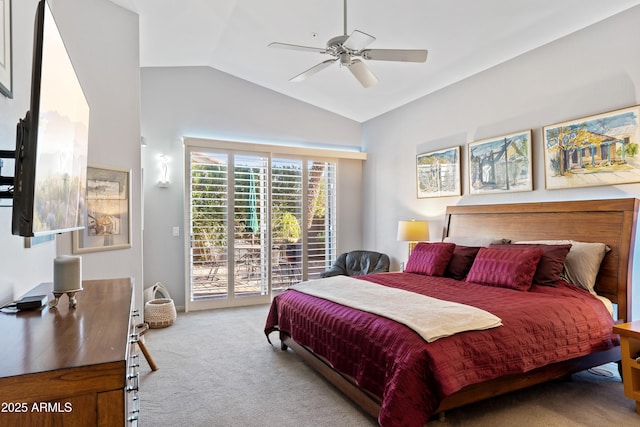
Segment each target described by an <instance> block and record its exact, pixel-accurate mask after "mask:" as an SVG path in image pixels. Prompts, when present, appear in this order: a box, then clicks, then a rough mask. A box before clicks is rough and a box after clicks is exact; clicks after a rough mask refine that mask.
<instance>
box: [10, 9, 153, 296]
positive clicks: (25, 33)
mask: <svg viewBox="0 0 640 427" xmlns="http://www.w3.org/2000/svg"><path fill="white" fill-rule="evenodd" d="M36 4H37V1H36V0H19V1H13V14H12V16H13V73H14V99H7V98H5V97H2V96H0V148H2V149H10V150H12V149H14V148H15V125H16V123H17V121H18V119H19V118H21V117H23V116H24V114H25V112H26V111H27V110H28V109H29V91H30V78H31V54H32V43H33V40H32V39H33V22H34V16H35V6H36ZM51 8H52V10H53V12H54V14H55V15H56V18H57V21H58V26H59V27H60V31H61V32H62V35H63V38H64V39H65V41H66V46H67V50H68V51H69V53H70V55H71V57H72V60H73V62H74V66H75V68H76V72H77V73H78V75H79V78H80V80H81V83H82V86H83V88H84V90H85V94H86V95H87V98H88V101H89V106H90V108H91V122H90V131H89V140H90V146H89V162H90V163H93V164H101V165H106V166H114V167H118V168H126V169H131V170H132V171H133V174H132V182H133V189H132V201H133V204H132V221H133V226H132V229H133V230H134V233H133V239H132V243H133V246H132V248H131V249H128V250H120V251H111V252H100V253H90V254H85V255H83V256H82V264H83V265H82V267H83V277H84V278H85V279H99V278H109V277H133V278H134V280H135V281H136V284H138V290H137V301H138V302H140V301H141V289H142V286H141V283H142V236H141V233H140V223H141V210H142V206H141V197H140V190H141V188H140V167H139V165H140V143H139V141H140V139H139V138H140V125H139V123H140V69H139V54H138V16H137V15H136V14H133V13H131V12H129V11H126V10H124V9H122V8H120V7H118V6H116V5H114V4H113V3H111V2H110V1H107V0H84V1H81V2H79V1H74V0H52V1H51ZM114 29H117V30H114ZM12 167H13V166H12ZM3 172H4V174H5V175H7V172H8V171H3ZM9 175H12V171H11V173H9ZM10 230H11V212H10V209H8V208H1V209H0V271H2V276H1V277H2V280H3V281H4V282H3V283H0V293H2V291H4V292H6V291H8V289H11V290H12V293H13V294H14V295H15V296H19V295H21V294H23V293H24V292H26V291H27V290H29V289H31V288H32V287H34V286H36V285H37V284H38V283H41V282H46V281H51V280H52V275H53V259H54V258H55V256H56V255H57V254H58V255H59V254H69V253H71V238H70V235H69V234H68V233H67V234H63V235H59V236H57V237H56V240H57V241H56V242H55V243H53V242H50V243H45V244H42V245H39V246H36V247H34V248H31V249H24V247H23V246H24V245H23V239H22V238H19V237H15V236H12V235H11V231H10ZM136 231H137V232H136ZM139 308H142V306H141V305H139Z"/></svg>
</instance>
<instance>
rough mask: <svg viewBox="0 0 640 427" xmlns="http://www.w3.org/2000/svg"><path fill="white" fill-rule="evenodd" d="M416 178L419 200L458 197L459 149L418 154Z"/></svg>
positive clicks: (459, 192)
mask: <svg viewBox="0 0 640 427" xmlns="http://www.w3.org/2000/svg"><path fill="white" fill-rule="evenodd" d="M416 177H417V187H418V198H419V199H422V198H427V197H445V196H459V195H460V194H461V189H460V147H451V148H445V149H442V150H438V151H432V152H429V153H423V154H418V156H417V157H416Z"/></svg>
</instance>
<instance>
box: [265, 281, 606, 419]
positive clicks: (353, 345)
mask: <svg viewBox="0 0 640 427" xmlns="http://www.w3.org/2000/svg"><path fill="white" fill-rule="evenodd" d="M362 279H364V280H369V281H371V282H375V283H379V284H383V285H386V286H392V287H397V288H402V289H406V290H410V291H413V292H417V293H421V294H424V295H429V296H431V297H434V298H439V299H444V300H449V301H456V302H460V303H463V304H468V305H472V306H475V307H478V308H481V309H484V310H486V311H489V312H491V313H493V314H495V315H496V316H498V317H500V318H501V319H502V322H503V326H500V327H497V328H494V329H490V330H486V331H470V332H463V333H460V334H457V335H454V336H451V337H447V338H441V339H439V340H437V341H435V342H432V343H426V342H425V341H424V340H422V338H420V336H419V335H418V334H417V333H415V332H414V331H412V330H411V329H409V328H407V327H406V326H404V325H401V324H399V323H396V322H395V321H392V320H389V319H387V318H384V317H380V316H377V315H373V314H370V313H366V312H363V311H359V310H354V309H351V308H348V307H345V306H342V305H339V304H336V303H333V302H330V301H326V300H323V299H320V298H316V297H313V296H310V295H306V294H302V293H300V292H296V291H295V290H288V291H285V292H283V293H282V294H280V295H279V296H277V297H276V298H275V299H274V301H273V303H272V305H271V310H270V312H269V316H268V318H267V322H266V326H265V333H266V334H267V335H268V334H269V333H271V332H273V331H275V330H280V331H282V332H284V333H286V334H288V335H290V336H291V337H292V338H293V340H294V341H296V342H297V343H299V344H301V345H304V346H306V347H308V348H310V349H311V350H313V351H314V352H315V353H316V354H318V355H321V356H323V357H324V358H326V359H327V360H328V361H329V362H330V363H331V364H332V366H333V368H334V369H336V370H338V371H340V372H342V373H344V374H346V375H348V376H350V377H352V378H354V379H355V380H356V382H357V383H358V385H359V386H360V387H362V388H364V389H366V390H368V391H370V392H372V393H373V394H375V395H377V396H379V397H381V398H382V405H381V411H380V416H379V419H378V422H379V423H380V425H381V426H383V427H390V426H422V425H423V424H424V423H425V422H426V421H427V419H428V418H429V417H430V416H431V415H433V413H434V411H435V410H436V409H437V408H438V406H439V404H440V402H441V401H442V399H443V398H444V397H446V396H449V395H451V394H452V393H454V392H456V391H458V390H460V389H461V388H463V387H465V386H467V385H469V384H474V383H478V382H482V381H486V380H490V379H493V378H497V377H500V376H504V375H507V374H513V373H520V372H526V371H529V370H531V369H534V368H537V367H540V366H543V365H547V364H549V363H553V362H558V361H562V360H567V359H571V358H574V357H578V356H583V355H586V354H589V353H594V352H598V351H603V350H607V349H610V348H611V347H613V346H614V345H617V344H618V342H617V336H614V335H612V333H611V328H612V325H613V320H612V318H611V316H610V315H609V313H608V312H607V310H606V308H605V307H604V305H603V304H602V303H601V302H600V301H598V300H597V299H596V298H595V297H593V296H592V295H591V294H589V293H588V292H586V291H583V290H580V289H578V288H576V287H575V286H572V285H569V284H567V283H565V282H558V285H557V287H555V288H553V287H548V286H537V285H534V286H533V287H532V288H531V290H530V291H529V292H521V291H515V290H510V289H502V288H496V287H490V286H484V285H478V284H473V283H468V282H460V281H456V280H453V279H447V278H443V277H432V276H423V275H418V274H412V273H385V274H372V275H367V276H362Z"/></svg>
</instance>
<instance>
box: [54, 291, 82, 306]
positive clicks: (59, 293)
mask: <svg viewBox="0 0 640 427" xmlns="http://www.w3.org/2000/svg"><path fill="white" fill-rule="evenodd" d="M80 291H82V289H74V290H71V291H53V297H54V299H53V300H51V301H49V307H50V308H56V307H57V306H58V302H59V301H60V297H61V296H62V295H64V294H67V296H68V297H69V307H70V308H76V306H77V305H78V299H77V298H76V294H77V293H78V292H80Z"/></svg>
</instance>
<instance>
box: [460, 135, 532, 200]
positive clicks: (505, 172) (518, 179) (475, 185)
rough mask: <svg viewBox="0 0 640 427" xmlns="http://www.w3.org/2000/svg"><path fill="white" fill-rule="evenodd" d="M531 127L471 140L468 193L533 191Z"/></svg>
mask: <svg viewBox="0 0 640 427" xmlns="http://www.w3.org/2000/svg"><path fill="white" fill-rule="evenodd" d="M532 190H533V178H532V162H531V129H529V130H524V131H520V132H516V133H511V134H508V135H502V136H498V137H495V138H487V139H483V140H481V141H475V142H471V143H469V193H470V194H486V193H502V192H516V191H532Z"/></svg>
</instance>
